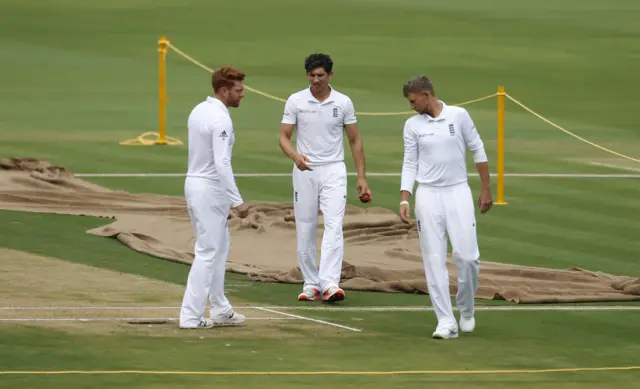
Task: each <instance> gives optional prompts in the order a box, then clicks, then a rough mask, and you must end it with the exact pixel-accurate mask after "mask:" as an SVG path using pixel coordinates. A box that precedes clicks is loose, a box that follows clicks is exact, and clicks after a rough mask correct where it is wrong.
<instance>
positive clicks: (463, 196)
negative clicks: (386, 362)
mask: <svg viewBox="0 0 640 389" xmlns="http://www.w3.org/2000/svg"><path fill="white" fill-rule="evenodd" d="M415 215H416V223H417V227H418V234H419V238H420V249H421V251H422V258H423V262H424V270H425V275H426V280H427V289H428V291H429V296H430V299H431V304H432V305H433V307H434V311H435V314H436V317H437V319H438V328H441V327H445V328H457V323H456V320H455V317H454V316H453V309H452V307H451V298H450V289H449V273H448V271H447V236H448V237H449V240H450V242H451V248H452V257H453V263H454V264H456V265H457V267H458V292H457V294H456V304H457V306H458V309H459V311H460V315H461V316H464V317H471V316H472V315H473V313H474V297H475V293H476V291H477V289H478V273H479V270H480V264H479V258H480V252H479V249H478V241H477V237H476V218H475V213H474V203H473V195H472V194H471V188H469V185H468V184H467V183H466V182H465V183H462V184H457V185H454V186H450V187H444V188H440V187H429V186H426V185H422V184H421V185H418V189H417V190H416V195H415Z"/></svg>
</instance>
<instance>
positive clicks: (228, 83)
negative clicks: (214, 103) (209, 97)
mask: <svg viewBox="0 0 640 389" xmlns="http://www.w3.org/2000/svg"><path fill="white" fill-rule="evenodd" d="M244 77H245V74H244V73H243V72H241V71H239V70H238V69H234V68H232V67H231V66H224V67H221V68H220V69H218V70H216V71H215V72H213V74H212V75H211V85H212V86H213V90H214V92H217V91H218V90H219V89H220V88H231V87H233V85H234V84H235V82H236V81H244Z"/></svg>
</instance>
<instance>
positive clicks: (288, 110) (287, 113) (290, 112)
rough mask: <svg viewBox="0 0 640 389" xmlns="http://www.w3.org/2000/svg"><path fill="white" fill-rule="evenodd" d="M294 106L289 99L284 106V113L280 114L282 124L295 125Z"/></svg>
mask: <svg viewBox="0 0 640 389" xmlns="http://www.w3.org/2000/svg"><path fill="white" fill-rule="evenodd" d="M296 114H297V112H296V106H295V103H294V102H293V99H292V98H291V97H289V98H288V99H287V102H286V103H285V104H284V113H283V114H282V123H284V124H296Z"/></svg>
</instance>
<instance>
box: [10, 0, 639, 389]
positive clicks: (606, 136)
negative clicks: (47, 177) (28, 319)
mask: <svg viewBox="0 0 640 389" xmlns="http://www.w3.org/2000/svg"><path fill="white" fill-rule="evenodd" d="M220 3H221V2H214V1H205V0H184V1H181V2H178V1H169V0H155V1H151V0H113V1H110V2H91V1H85V0H57V1H52V0H46V1H39V2H37V5H36V2H26V1H20V0H0V62H2V64H3V66H2V72H0V83H1V84H2V88H1V90H2V92H0V107H1V108H0V112H2V114H1V115H0V157H14V156H15V157H27V156H29V157H39V158H45V159H48V160H49V161H51V162H53V163H56V164H60V165H63V166H65V167H67V168H69V169H70V170H71V171H72V172H74V173H183V172H184V170H185V166H186V147H185V146H170V147H133V146H121V145H119V144H118V142H119V141H121V140H125V139H129V138H134V137H136V136H137V135H138V134H140V133H142V132H145V131H156V129H157V128H156V126H157V51H156V41H157V39H158V37H159V36H161V35H166V36H167V38H168V39H169V40H170V41H171V42H172V43H173V44H174V45H176V46H177V47H179V48H180V49H182V50H184V51H185V52H186V53H188V54H190V55H192V56H193V57H194V58H196V59H197V60H198V61H200V62H202V63H204V64H205V65H207V66H209V67H218V66H221V65H226V64H231V65H234V66H236V67H238V68H240V69H242V70H244V71H246V72H247V74H248V77H247V80H246V83H247V84H248V85H249V86H251V87H254V88H257V89H260V90H263V91H265V92H268V93H270V94H273V95H276V96H279V97H282V98H286V97H287V96H288V94H290V93H292V92H295V91H297V90H300V89H302V88H304V87H305V86H306V85H307V81H306V78H305V74H304V70H303V60H304V57H305V56H306V55H308V54H309V53H311V52H315V51H325V52H328V53H330V54H331V55H332V56H333V58H334V61H335V63H336V65H335V69H334V70H335V74H336V76H335V78H334V80H333V81H332V85H333V86H334V87H335V88H336V89H338V90H340V91H342V92H345V93H347V94H349V95H350V96H351V97H352V98H353V100H354V103H355V106H356V110H357V111H365V112H388V111H406V110H408V104H407V103H406V100H404V99H403V97H402V94H401V86H402V83H403V82H404V81H406V80H407V79H408V78H410V77H411V76H413V75H415V74H420V73H424V74H427V75H429V76H430V77H431V78H432V79H433V81H434V83H435V87H436V92H437V94H438V95H439V97H440V98H442V99H443V100H444V101H445V102H448V103H456V102H461V101H466V100H470V99H474V98H477V97H481V96H485V95H489V94H492V93H495V92H496V90H497V87H498V86H499V85H504V86H505V87H506V90H507V93H509V94H510V95H511V96H513V97H514V98H516V99H518V100H519V101H521V102H522V103H524V104H525V105H527V106H529V107H530V108H531V109H533V110H535V111H536V112H539V113H540V114H542V115H544V116H545V117H546V118H548V119H549V120H551V121H553V122H554V123H557V124H558V125H560V126H562V127H563V128H566V129H567V130H569V131H572V132H574V133H575V134H577V135H579V136H581V137H584V138H586V139H588V140H589V141H592V142H595V143H597V144H599V145H602V146H603V147H606V148H609V149H612V150H614V151H616V152H618V153H621V154H624V155H627V156H630V157H632V158H635V159H640V152H639V151H638V150H640V130H639V129H638V120H637V115H636V111H637V107H636V105H637V100H638V99H637V96H636V89H635V88H634V85H638V84H639V83H640V73H638V72H637V69H638V68H640V48H639V47H638V45H637V44H636V42H637V41H638V38H640V24H638V23H637V21H638V20H640V3H638V2H637V1H634V0H618V1H616V2H611V3H609V4H607V3H606V2H601V1H595V0H574V1H570V0H554V1H551V0H543V1H538V2H514V1H505V0H486V1H476V0H452V1H448V2H435V1H419V0H396V1H392V0H340V1H338V0H327V1H324V2H321V3H309V2H302V1H296V0H271V1H264V0H236V1H233V2H228V3H221V4H220ZM167 66H168V95H169V99H170V102H169V105H168V117H167V118H168V135H170V136H174V137H178V138H180V139H182V140H183V141H184V140H186V126H185V123H186V117H187V115H188V113H189V111H190V109H191V108H192V107H193V106H194V105H195V104H197V103H198V102H200V101H201V100H202V99H204V98H205V97H206V96H207V95H208V94H209V93H210V86H209V74H208V73H207V72H206V71H204V70H203V69H201V68H199V67H197V66H195V65H194V64H192V63H190V62H188V61H187V60H185V59H184V58H181V57H180V56H179V55H178V54H177V53H175V52H172V51H170V52H169V54H168V56H167ZM506 107H507V113H506V172H507V173H514V174H532V173H535V174H538V173H544V174H551V173H556V174H557V173H562V174H572V175H573V176H572V177H569V178H567V177H514V176H509V177H507V178H506V200H507V201H508V203H509V204H508V205H506V206H496V207H495V208H494V209H493V210H492V211H491V212H490V213H489V214H487V215H479V216H478V218H479V228H478V233H479V239H480V249H481V253H482V258H484V259H485V260H492V261H500V262H510V263H520V264H527V265H535V266H548V267H556V268H567V267H582V268H587V269H590V270H599V271H604V272H609V273H615V274H624V275H635V276H638V275H640V265H639V262H638V261H639V259H640V241H639V239H638V236H640V225H639V224H638V223H637V220H639V219H640V177H628V176H627V177H626V178H621V177H607V178H587V177H584V176H581V175H585V174H603V175H619V174H627V175H633V174H635V175H638V174H640V171H639V170H640V163H637V162H634V161H631V160H628V159H625V158H622V157H620V156H617V155H613V154H611V153H607V152H605V151H603V150H601V149H598V148H596V147H593V146H591V145H588V144H586V143H584V142H581V141H579V140H578V139H575V138H574V137H571V136H570V135H568V134H566V133H564V132H562V131H559V130H558V129H556V128H553V127H552V126H550V125H548V124H547V123H544V122H543V121H541V120H539V119H538V118H536V117H535V116H533V115H531V114H530V113H527V112H525V111H524V110H522V109H521V108H520V107H518V106H517V105H515V104H514V103H512V102H510V101H507V105H506ZM467 108H468V110H469V112H470V113H471V115H472V117H473V118H474V120H475V122H476V125H477V128H478V130H479V132H480V134H481V135H482V137H483V139H484V140H485V145H486V148H487V152H488V154H489V157H490V166H491V171H492V172H495V168H496V165H495V156H496V125H497V122H496V117H497V115H496V100H495V99H490V100H486V101H483V102H479V103H475V104H472V105H469V106H468V107H467ZM282 109H283V104H282V103H281V102H278V101H274V100H270V99H268V98H265V97H263V96H260V95H257V94H253V93H250V92H248V93H247V95H246V97H245V99H244V100H243V102H242V107H241V108H240V109H237V110H234V111H232V115H233V118H234V121H235V127H236V132H237V141H236V148H235V152H234V159H233V164H234V170H235V171H236V172H237V173H288V172H290V171H291V166H292V164H291V161H289V160H287V159H286V157H284V155H282V153H281V151H280V149H279V148H278V145H277V136H278V128H279V121H280V118H281V115H282ZM405 118H406V117H405V116H390V117H372V116H360V118H359V121H360V128H361V131H362V134H363V139H364V145H365V150H366V153H367V162H368V171H369V172H384V173H399V172H400V168H401V162H402V134H401V133H402V124H403V122H404V120H405ZM346 156H347V158H348V160H347V162H348V166H349V169H350V170H351V171H353V164H352V161H351V160H350V158H351V157H350V154H349V152H348V148H347V153H346ZM469 169H470V172H471V173H473V172H474V168H473V165H472V164H471V163H470V164H469ZM87 179H88V180H91V181H93V182H96V183H99V184H101V185H105V186H108V187H112V188H119V189H126V190H130V191H135V192H156V193H167V194H173V195H181V194H182V185H183V180H182V178H180V177H163V178H158V177H146V178H141V177H138V178H122V177H107V178H104V177H103V178H97V177H90V178H87ZM237 181H238V185H239V187H240V190H241V191H242V193H243V196H244V197H245V198H247V199H255V200H278V201H280V200H282V201H287V200H289V199H290V192H291V190H290V178H288V177H240V178H238V179H237ZM369 183H370V185H371V188H372V190H373V194H374V201H375V205H378V206H383V207H388V208H393V209H395V208H396V206H397V202H398V188H399V177H397V176H394V177H371V178H370V179H369ZM470 183H471V186H472V189H473V191H474V194H475V195H477V193H478V192H477V191H478V183H479V181H478V179H477V178H475V177H474V178H470ZM493 184H494V189H495V179H494V181H493ZM350 185H351V186H350V194H351V198H350V202H351V203H353V204H357V203H356V199H355V181H354V180H353V179H352V178H350ZM494 196H495V190H494ZM0 220H2V221H3V222H2V223H0V247H7V248H14V249H18V250H23V251H28V252H33V253H38V254H44V255H48V256H51V257H55V258H59V259H63V260H66V261H70V262H76V263H86V264H89V265H92V266H95V267H98V268H107V269H112V270H115V271H119V272H124V273H133V274H139V275H144V276H147V277H151V278H157V279H160V280H164V281H169V282H172V283H175V284H178V285H182V284H184V282H185V280H186V274H187V272H188V267H186V266H184V265H178V264H173V263H169V262H166V261H161V260H158V259H154V258H150V257H147V256H144V255H140V254H138V253H135V252H133V251H132V250H129V249H127V248H125V247H124V246H123V245H121V244H119V243H118V242H115V241H112V240H109V239H104V238H99V237H95V236H91V235H86V234H85V233H84V231H86V230H87V229H89V228H92V227H94V226H98V225H101V224H102V223H103V222H104V220H97V219H92V218H82V217H70V216H57V215H39V214H31V213H20V212H4V211H0ZM228 280H229V283H230V285H231V286H230V289H231V291H230V298H231V299H240V300H241V301H245V302H248V303H252V304H262V305H287V306H288V305H292V306H297V305H298V304H297V303H296V302H295V301H294V298H295V295H296V294H297V292H298V288H297V287H296V286H292V285H261V284H258V285H256V284H250V283H248V282H246V281H245V280H244V279H242V278H241V277H238V276H234V275H230V276H229V278H228ZM42 282H46V279H43V280H42ZM71 303H72V302H70V305H72V304H71ZM175 304H176V305H178V304H179V301H176V302H175ZM478 304H482V305H496V303H493V302H492V303H489V302H486V301H478ZM344 305H345V306H346V307H350V308H357V307H359V306H392V305H393V306H427V305H428V298H427V296H418V295H389V294H372V293H349V295H348V300H347V301H345V303H344ZM498 305H509V304H498ZM628 305H632V306H638V304H628ZM289 312H292V313H296V314H301V315H305V316H307V317H311V318H315V319H320V320H327V321H331V322H335V323H340V324H343V325H347V326H352V327H356V328H359V329H362V332H361V333H354V332H350V331H337V330H336V331H334V332H331V331H330V330H327V329H326V328H325V329H324V330H318V328H317V327H311V326H310V327H308V328H306V327H305V326H304V325H299V324H297V325H288V324H287V322H285V323H283V324H282V325H281V326H280V329H279V331H281V335H282V336H281V337H279V336H272V337H269V338H268V337H266V336H263V334H260V333H256V332H250V331H251V330H250V327H248V328H247V329H241V330H240V331H245V332H239V331H235V329H234V331H226V330H225V331H226V332H223V333H222V335H220V336H214V337H211V338H210V339H209V338H208V339H204V340H201V341H199V342H194V341H193V339H194V337H193V336H191V335H185V336H184V337H180V336H177V337H176V336H171V337H164V336H142V335H140V334H135V333H132V334H127V333H119V334H117V335H107V334H104V335H100V334H98V335H96V334H93V335H91V336H89V335H87V334H86V333H82V332H79V333H73V332H68V331H66V332H65V331H56V330H52V329H49V328H47V327H45V326H40V325H35V324H15V323H14V324H0V328H1V329H2V330H1V331H0V342H1V343H2V347H1V348H0V370H1V371H18V370H29V371H32V370H37V371H42V370H82V371H87V370H162V371H208V372H224V371H226V372H238V371H245V372H246V371H262V372H268V371H293V372H295V371H298V372H299V371H315V372H339V371H342V372H344V371H369V372H376V371H406V370H413V371H416V370H417V371H434V370H450V371H460V370H467V371H469V370H471V371H473V370H503V369H554V368H582V367H602V366H634V365H637V366H640V357H639V355H640V336H639V335H638V332H637V323H638V321H639V320H640V312H639V311H561V312H557V311H526V312H515V311H499V312H494V311H479V312H478V316H477V317H478V331H477V332H476V333H475V334H473V335H471V336H464V337H461V338H460V339H457V340H455V341H452V342H436V341H433V340H432V339H430V334H431V332H432V330H433V327H434V325H435V318H434V316H433V314H432V312H429V311H422V312H357V311H319V312H318V311H293V310H292V311H289ZM0 314H1V313H0ZM174 314H177V312H176V313H173V314H172V315H174ZM87 325H91V324H87ZM323 328H324V327H323ZM226 334H229V338H227V337H226ZM229 339H232V340H229ZM287 339H294V340H287ZM287 341H289V342H293V343H291V344H287V343H286V342H287ZM227 344H231V346H227ZM639 379H640V370H634V371H591V372H555V373H538V374H527V373H519V374H483V375H465V374H448V375H442V374H416V375H381V376H373V375H321V376H310V375H287V376H240V375H225V376H175V375H170V376H169V375H164V376H159V375H156V376H151V375H136V374H132V375H109V376H103V375H59V376H41V375H29V374H24V375H0V387H1V388H4V387H7V388H14V387H16V388H18V387H20V388H21V387H36V386H43V385H47V387H49V388H73V387H88V386H109V387H115V386H117V387H126V388H173V387H186V386H189V387H194V388H195V387H210V386H212V385H215V386H217V387H232V388H246V387H257V386H261V387H265V386H266V387H281V388H300V387H312V386H325V387H326V386H336V387H338V386H339V387H341V388H360V387H371V388H389V387H403V388H410V387H416V388H417V387H424V386H426V385H429V386H430V387H446V388H457V387H460V388H463V387H464V388H497V387H504V388H507V387H508V388H574V387H575V388H577V387H580V388H603V387H614V386H615V387H631V386H632V385H633V382H637V381H638V380H639Z"/></svg>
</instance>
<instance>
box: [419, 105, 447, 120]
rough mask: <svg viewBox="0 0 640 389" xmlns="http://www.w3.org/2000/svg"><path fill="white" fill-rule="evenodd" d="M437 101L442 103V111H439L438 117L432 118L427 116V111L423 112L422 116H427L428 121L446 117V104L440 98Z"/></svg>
mask: <svg viewBox="0 0 640 389" xmlns="http://www.w3.org/2000/svg"><path fill="white" fill-rule="evenodd" d="M438 101H439V102H440V104H442V111H441V112H440V115H438V117H435V118H434V117H431V116H429V114H427V113H425V114H424V116H425V117H426V118H427V121H429V122H439V121H442V120H445V119H446V118H447V105H446V104H445V103H444V101H442V100H438Z"/></svg>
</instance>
